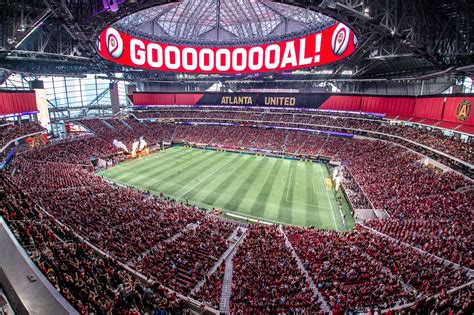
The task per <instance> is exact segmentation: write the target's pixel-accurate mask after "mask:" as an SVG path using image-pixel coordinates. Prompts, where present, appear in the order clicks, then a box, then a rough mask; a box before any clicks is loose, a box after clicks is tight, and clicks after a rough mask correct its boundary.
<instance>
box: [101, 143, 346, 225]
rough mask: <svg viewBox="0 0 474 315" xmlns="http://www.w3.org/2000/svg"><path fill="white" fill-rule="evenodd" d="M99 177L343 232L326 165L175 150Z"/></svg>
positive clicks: (237, 211)
mask: <svg viewBox="0 0 474 315" xmlns="http://www.w3.org/2000/svg"><path fill="white" fill-rule="evenodd" d="M100 175H101V176H103V177H104V178H106V179H108V180H111V181H113V182H116V183H120V184H124V185H128V186H133V187H136V188H138V189H141V190H146V191H149V192H151V193H153V194H155V195H159V194H160V192H163V194H164V195H165V196H170V197H172V198H174V199H178V200H180V201H183V202H184V201H186V200H187V201H188V202H189V203H190V204H195V205H197V206H199V207H202V208H209V209H212V208H213V207H215V208H217V209H222V210H224V212H230V213H234V214H239V215H243V216H247V217H250V218H259V219H262V220H264V221H268V222H278V223H289V224H294V225H299V226H315V227H317V228H324V229H338V230H344V226H343V224H342V219H341V214H340V211H339V207H338V205H337V202H336V196H335V194H334V191H333V190H330V189H328V188H326V184H325V179H326V178H327V177H329V175H328V171H327V168H326V166H325V165H324V164H322V163H313V162H304V161H296V160H289V159H281V158H272V157H263V156H255V155H249V154H239V153H229V152H221V151H212V150H200V149H192V148H186V147H172V148H170V149H167V150H163V151H161V152H158V153H155V154H151V155H149V156H146V157H142V158H138V159H135V160H130V161H126V162H123V163H120V164H118V165H117V166H115V167H113V168H111V169H108V170H106V171H103V172H101V173H100ZM340 194H341V193H340ZM341 195H342V194H341ZM341 200H343V202H342V211H343V213H345V214H346V223H347V226H348V228H352V226H353V225H354V220H353V218H352V216H351V214H350V210H349V207H348V204H347V202H346V200H345V199H344V198H342V199H341Z"/></svg>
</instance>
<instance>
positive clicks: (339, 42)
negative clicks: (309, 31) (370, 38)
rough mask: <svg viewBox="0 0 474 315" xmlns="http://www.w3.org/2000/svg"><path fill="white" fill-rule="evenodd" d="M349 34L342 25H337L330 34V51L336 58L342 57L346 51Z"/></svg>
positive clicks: (347, 29)
mask: <svg viewBox="0 0 474 315" xmlns="http://www.w3.org/2000/svg"><path fill="white" fill-rule="evenodd" d="M349 34H350V30H349V28H348V27H347V26H345V25H344V24H342V23H339V25H338V26H337V27H336V29H335V30H334V33H333V34H332V41H331V46H332V51H333V52H334V54H336V55H337V56H340V55H342V54H343V53H344V52H345V51H346V49H347V46H348V45H349V38H350V36H349Z"/></svg>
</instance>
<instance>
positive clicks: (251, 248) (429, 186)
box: [0, 113, 474, 313]
mask: <svg viewBox="0 0 474 315" xmlns="http://www.w3.org/2000/svg"><path fill="white" fill-rule="evenodd" d="M213 114H216V115H228V114H227V113H220V114H218V113H213ZM246 115H247V114H246ZM250 115H253V116H255V117H256V116H258V117H260V118H261V119H278V121H285V119H286V118H287V117H289V116H291V117H293V118H294V119H297V118H296V116H297V115H294V114H293V113H292V114H290V115H289V114H286V113H285V114H283V113H279V114H269V113H251V114H250ZM269 116H272V117H269ZM308 117H309V118H308ZM308 117H305V118H304V119H313V118H311V116H308ZM298 119H301V120H302V121H303V118H298ZM314 119H325V120H328V119H331V120H333V119H334V118H331V117H329V118H328V117H322V118H321V117H319V116H318V117H317V118H314ZM342 119H347V118H337V119H336V120H342ZM354 120H355V119H354ZM81 123H83V124H84V125H86V126H87V127H88V128H89V129H90V130H92V131H93V132H94V133H95V135H94V136H86V137H81V138H78V139H73V140H72V141H71V140H65V141H59V142H56V143H51V144H49V145H47V146H44V147H42V148H37V149H34V150H31V151H28V152H25V153H23V154H20V155H18V156H16V157H15V159H14V160H13V162H12V164H11V165H10V170H9V173H8V174H2V175H5V176H3V177H2V178H3V179H1V180H0V184H1V186H0V188H1V191H0V198H1V199H0V215H2V216H3V217H4V218H6V220H7V221H8V222H9V226H10V227H11V229H12V231H13V232H14V234H15V236H16V237H17V238H18V239H19V240H20V242H21V244H22V245H23V246H24V247H25V248H26V249H27V250H28V251H29V253H30V254H31V256H32V258H33V260H34V261H35V262H36V263H37V264H38V266H39V267H40V270H42V271H43V273H45V275H46V276H47V277H48V279H49V280H50V281H51V282H52V283H53V284H55V285H56V286H57V287H58V289H59V290H60V291H61V293H62V294H63V295H64V296H65V297H66V298H67V299H68V300H69V301H70V302H71V303H72V304H73V305H74V306H75V307H76V308H77V309H78V310H80V311H81V312H83V313H87V312H96V313H107V312H108V311H112V312H115V311H116V312H118V313H121V312H123V311H125V310H127V311H128V312H132V313H133V312H138V313H141V312H143V310H150V309H154V308H156V307H158V309H159V308H160V307H161V306H163V305H165V306H164V307H165V308H172V306H171V305H178V304H179V303H178V302H176V303H171V304H170V300H172V301H174V300H175V299H176V298H175V297H174V296H169V295H168V293H165V291H164V289H163V288H162V287H160V285H165V286H166V287H168V288H171V289H173V290H175V291H177V292H179V293H183V294H185V295H188V294H190V292H191V290H192V289H193V288H194V287H196V285H197V284H198V283H199V282H200V281H203V280H205V284H204V286H203V287H202V288H201V289H200V290H199V291H198V292H196V293H195V295H194V296H195V297H196V298H197V299H199V300H201V301H204V302H206V303H207V304H208V305H212V306H214V307H216V306H217V305H218V302H219V297H220V290H221V288H222V278H223V270H222V268H223V267H222V266H221V268H220V269H218V270H217V271H216V272H215V273H214V274H213V275H211V276H210V277H207V273H208V271H209V270H210V268H211V267H212V266H213V265H214V264H215V263H216V262H217V261H218V259H219V257H221V255H222V254H223V253H224V252H225V250H226V249H227V247H228V243H227V240H228V238H229V236H230V235H231V234H232V232H233V231H234V230H235V225H233V224H230V223H226V222H224V221H221V220H219V219H216V218H214V217H212V216H209V215H208V214H206V213H205V212H203V211H202V210H200V209H197V208H195V207H192V206H188V205H185V204H182V203H178V202H176V201H174V200H170V199H168V198H162V197H160V198H158V197H153V196H151V195H149V194H147V193H143V192H139V191H136V190H134V189H131V188H126V187H119V186H115V185H113V184H110V183H107V182H105V181H104V180H103V179H102V178H100V177H99V176H97V175H95V174H94V173H90V172H88V171H87V170H85V169H84V168H83V166H82V165H81V164H85V163H86V164H87V162H88V161H89V160H90V157H92V156H95V157H97V156H98V157H102V158H107V157H110V156H111V155H114V154H117V148H114V147H113V146H112V145H111V143H112V141H113V139H118V140H120V141H123V142H124V143H126V144H127V145H131V143H132V142H133V141H136V140H137V138H138V137H140V136H144V137H146V139H147V141H150V142H151V141H155V142H156V141H158V139H160V140H166V141H178V140H180V141H189V142H195V143H208V144H211V145H225V146H237V147H245V148H257V149H261V150H273V151H278V152H285V153H292V154H297V155H321V156H326V157H329V158H331V159H334V160H339V161H341V162H344V164H346V165H347V166H346V167H347V169H348V170H350V174H351V175H352V176H351V177H347V180H346V181H345V182H344V185H345V187H346V188H347V192H348V195H349V198H350V200H351V202H352V203H353V204H354V205H355V206H356V207H358V208H368V207H369V206H370V204H373V206H374V207H375V208H377V209H383V210H386V211H387V213H388V214H389V215H390V217H391V219H390V220H378V221H371V222H369V223H368V225H369V226H370V227H372V228H374V229H376V230H378V231H380V232H382V233H385V234H387V235H389V236H391V237H393V238H395V239H397V240H401V241H403V242H406V243H408V244H411V245H413V246H415V247H418V248H420V249H422V250H424V251H427V252H429V253H431V254H433V255H436V256H439V257H442V258H444V259H446V260H448V261H449V262H454V263H458V264H460V265H461V266H464V267H469V268H473V261H472V257H471V256H472V246H471V241H470V231H471V229H472V228H471V227H470V222H472V217H471V216H472V214H471V213H467V212H466V209H470V208H471V207H472V200H474V196H473V192H472V190H469V189H466V188H468V187H470V186H472V182H471V181H469V180H467V179H465V178H464V177H462V176H460V175H458V174H456V173H454V172H446V173H441V174H440V173H436V172H435V171H433V170H432V169H430V168H427V167H425V166H423V165H422V164H421V163H419V161H418V160H419V159H420V157H419V156H418V155H416V154H415V153H412V152H410V151H408V150H406V149H405V148H403V147H400V146H397V145H395V144H393V143H388V142H383V141H377V140H365V139H345V138H337V137H328V136H321V135H318V134H314V133H308V132H303V131H289V130H282V129H261V128H252V127H234V126H203V125H174V124H161V123H147V124H146V125H145V124H144V123H139V122H137V121H135V120H133V119H125V120H119V119H107V122H104V121H101V120H99V119H87V120H82V121H81ZM372 123H374V124H375V123H376V122H375V121H374V122H370V123H369V124H370V125H372ZM335 124H337V125H338V126H344V127H347V124H348V123H347V122H342V121H339V122H337V123H335ZM362 124H365V122H362ZM74 164H77V165H74ZM9 178H11V181H10V179H9ZM369 200H370V201H369ZM38 206H40V207H42V208H44V209H45V210H46V211H48V212H49V213H50V214H52V215H53V216H54V217H55V218H56V219H58V220H60V221H61V222H62V223H64V224H65V226H67V228H66V227H64V226H63V225H59V224H58V223H57V222H56V221H55V220H54V219H51V218H49V217H47V216H46V215H45V214H44V213H42V212H41V211H39V210H38ZM70 229H71V230H70ZM72 230H73V231H75V232H77V233H79V234H80V235H81V236H83V237H84V238H85V239H86V240H87V241H89V242H91V243H92V244H94V245H95V246H97V247H98V248H99V249H101V250H103V251H104V252H106V253H107V254H108V255H110V257H113V258H108V257H105V256H102V255H99V254H98V253H97V252H95V251H94V250H92V249H91V248H89V247H88V246H87V244H86V243H84V242H82V241H80V240H79V239H77V237H76V236H75V235H74V233H72ZM285 230H286V233H287V235H288V236H289V239H290V241H291V243H292V245H293V247H294V248H295V250H296V253H297V254H298V256H299V257H300V258H301V260H302V262H303V264H304V266H305V268H306V269H307V270H308V271H309V272H310V276H311V277H312V278H313V279H314V281H315V283H316V284H317V285H318V287H319V290H320V292H321V293H322V295H323V297H324V298H325V299H326V301H327V302H328V304H329V306H330V308H331V310H332V311H334V312H335V313H340V312H346V311H349V310H351V311H352V310H366V309H367V308H369V309H371V310H376V309H381V308H387V307H392V306H395V305H398V304H402V303H405V302H412V301H414V302H415V306H414V307H418V309H424V308H426V307H427V305H436V307H438V308H441V307H445V306H446V305H448V304H449V305H454V306H453V307H455V309H456V310H465V309H466V307H471V308H472V302H470V300H469V299H470V298H471V297H472V296H470V295H469V294H468V295H467V297H466V294H462V293H459V295H446V294H445V293H444V292H445V291H446V290H448V289H450V288H453V287H456V286H459V285H461V284H463V283H465V282H467V281H468V279H469V278H468V276H467V275H466V273H465V272H464V271H463V269H462V268H461V269H453V267H452V265H451V264H449V262H448V263H447V264H444V263H442V262H440V261H439V260H437V259H436V258H433V257H430V256H427V255H424V254H420V253H419V252H418V251H416V250H414V249H412V248H410V247H408V246H406V245H403V244H399V243H397V241H393V240H389V239H388V238H384V237H382V236H378V235H376V234H373V233H369V232H359V231H354V232H349V233H339V232H329V231H318V230H314V229H302V228H296V227H287V228H286V229H285ZM64 260H67V262H64ZM117 262H122V263H124V264H127V265H128V266H130V267H132V268H134V269H136V270H137V271H139V272H140V273H142V274H144V275H145V276H146V277H147V278H149V279H150V280H151V281H153V283H156V284H154V285H149V286H145V285H144V284H142V283H141V282H140V281H139V280H138V279H136V278H134V277H133V276H132V275H130V274H128V273H127V272H126V271H124V270H123V269H121V267H120V266H119V265H118V263H117ZM88 290H89V291H88ZM147 290H148V291H147ZM89 292H90V293H89ZM147 292H148V293H147ZM150 292H151V295H150ZM440 292H441V293H442V295H440V296H439V297H437V298H436V299H435V300H433V299H430V296H433V295H435V294H438V293H440ZM463 292H464V291H463ZM150 296H153V298H151V297H150ZM454 296H458V297H459V298H455V297H454ZM163 301H166V302H163ZM231 302H232V303H231V308H232V311H233V312H237V313H239V312H240V313H253V312H256V313H258V312H261V313H278V312H291V313H302V312H316V311H318V310H319V307H320V305H319V304H318V303H317V301H316V298H315V295H314V292H313V291H312V290H311V288H310V286H309V284H308V283H307V281H306V278H305V277H304V276H303V274H302V273H301V271H300V269H299V268H298V265H297V263H296V260H295V258H294V257H293V256H292V255H291V252H290V249H289V248H288V247H287V246H286V245H285V241H284V237H283V235H282V234H281V233H280V231H279V230H278V229H277V228H276V227H267V226H255V227H251V228H250V230H249V234H248V235H247V237H246V240H245V242H244V243H243V244H241V245H240V246H239V248H238V250H237V253H236V255H235V257H234V277H233V293H232V297H231ZM433 307H434V306H433Z"/></svg>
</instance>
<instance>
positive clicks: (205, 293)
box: [191, 262, 225, 310]
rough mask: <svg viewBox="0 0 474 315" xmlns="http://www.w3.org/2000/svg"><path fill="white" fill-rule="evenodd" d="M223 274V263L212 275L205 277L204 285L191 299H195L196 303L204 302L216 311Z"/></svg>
mask: <svg viewBox="0 0 474 315" xmlns="http://www.w3.org/2000/svg"><path fill="white" fill-rule="evenodd" d="M224 274H225V262H223V263H222V264H221V265H220V266H219V268H218V269H217V270H216V271H215V272H214V273H213V274H211V275H210V276H206V280H205V282H204V285H203V286H202V287H201V288H200V290H199V291H197V292H195V293H194V294H192V295H191V297H193V298H195V299H197V300H198V301H204V302H205V303H206V304H207V305H209V306H210V307H212V308H214V309H216V310H218V309H219V304H220V299H221V293H222V286H223V284H224Z"/></svg>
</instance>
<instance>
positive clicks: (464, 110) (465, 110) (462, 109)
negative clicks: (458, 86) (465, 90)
mask: <svg viewBox="0 0 474 315" xmlns="http://www.w3.org/2000/svg"><path fill="white" fill-rule="evenodd" d="M471 109H472V104H471V102H470V101H468V100H463V101H461V102H460V103H459V105H458V108H457V109H456V117H457V118H458V120H459V121H465V120H467V119H468V118H469V115H471Z"/></svg>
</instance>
